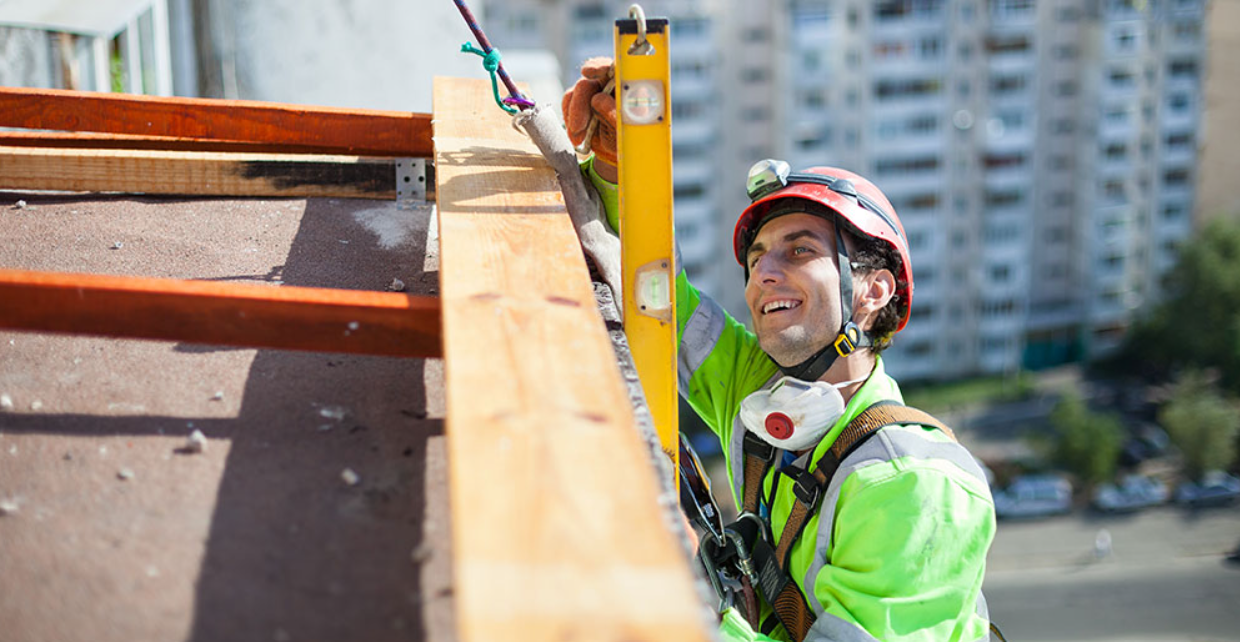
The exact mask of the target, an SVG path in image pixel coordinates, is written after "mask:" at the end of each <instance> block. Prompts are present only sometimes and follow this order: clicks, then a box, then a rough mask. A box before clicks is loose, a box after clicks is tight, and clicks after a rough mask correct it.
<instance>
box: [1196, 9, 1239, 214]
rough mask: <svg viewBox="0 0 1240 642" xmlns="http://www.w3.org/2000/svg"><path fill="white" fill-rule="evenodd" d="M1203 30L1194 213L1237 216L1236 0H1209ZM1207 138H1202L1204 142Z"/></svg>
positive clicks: (1237, 92)
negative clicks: (1205, 45)
mask: <svg viewBox="0 0 1240 642" xmlns="http://www.w3.org/2000/svg"><path fill="white" fill-rule="evenodd" d="M1208 10H1209V16H1208V18H1207V20H1206V23H1205V32H1204V35H1205V36H1206V37H1207V41H1208V43H1209V51H1208V54H1207V56H1208V60H1207V65H1206V75H1205V78H1206V80H1205V101H1204V105H1203V108H1204V114H1203V118H1204V122H1203V127H1202V137H1201V138H1200V140H1199V141H1198V143H1197V144H1198V147H1199V149H1200V150H1201V173H1200V175H1199V179H1198V183H1197V190H1198V194H1199V197H1198V199H1197V202H1196V208H1195V210H1194V218H1195V219H1196V220H1197V222H1198V223H1204V222H1206V221H1209V220H1210V219H1212V218H1215V217H1218V216H1226V217H1230V218H1232V219H1233V220H1237V219H1240V186H1237V184H1236V177H1237V176H1240V154H1237V153H1236V150H1238V149H1240V67H1238V66H1237V65H1236V60H1237V57H1238V56H1240V0H1210V4H1209V8H1208ZM1207 141H1208V142H1207Z"/></svg>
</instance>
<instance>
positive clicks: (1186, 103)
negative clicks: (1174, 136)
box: [1167, 92, 1193, 112]
mask: <svg viewBox="0 0 1240 642" xmlns="http://www.w3.org/2000/svg"><path fill="white" fill-rule="evenodd" d="M1192 104H1193V101H1192V99H1191V98H1189V96H1188V94H1186V93H1184V92H1176V93H1174V94H1171V95H1170V96H1168V97H1167V106H1168V107H1170V108H1171V111H1174V112H1182V111H1188V108H1189V107H1190V106H1191V105H1192Z"/></svg>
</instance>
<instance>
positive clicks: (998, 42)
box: [986, 34, 1032, 56]
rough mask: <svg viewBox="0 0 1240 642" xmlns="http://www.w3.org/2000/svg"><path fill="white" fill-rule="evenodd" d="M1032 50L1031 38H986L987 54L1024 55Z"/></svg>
mask: <svg viewBox="0 0 1240 642" xmlns="http://www.w3.org/2000/svg"><path fill="white" fill-rule="evenodd" d="M1031 48H1032V44H1031V43H1030V42H1029V36H1026V35H1024V34H1019V35H1014V36H990V37H988V38H986V53H988V54H990V55H992V56H996V55H1003V54H1022V53H1026V52H1028V51H1029V50H1030V49H1031Z"/></svg>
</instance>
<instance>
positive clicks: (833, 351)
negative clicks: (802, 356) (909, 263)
mask: <svg viewBox="0 0 1240 642" xmlns="http://www.w3.org/2000/svg"><path fill="white" fill-rule="evenodd" d="M841 227H842V226H841V225H840V221H839V220H838V219H836V221H835V255H836V257H837V259H838V260H839V264H840V318H841V319H843V326H841V327H840V332H839V334H838V335H836V337H835V341H832V342H831V343H829V344H827V345H826V346H823V348H822V349H821V350H819V351H818V352H816V353H814V355H813V356H811V357H810V358H808V359H806V360H805V361H802V362H801V363H798V364H797V365H795V366H779V369H780V370H781V371H783V373H784V374H785V375H787V376H789V377H793V378H795V379H800V380H801V381H817V380H818V379H819V378H820V377H822V375H824V374H826V373H827V370H830V369H831V366H832V365H833V364H834V363H835V360H836V358H838V357H847V356H848V355H850V354H852V353H853V352H854V351H856V349H857V348H868V347H870V346H872V345H874V341H873V339H872V337H870V335H869V333H867V332H865V331H864V330H862V329H861V328H860V327H859V326H858V325H857V324H856V323H853V321H852V297H853V280H852V262H851V261H849V260H848V248H847V247H846V246H845V245H844V233H843V232H842V231H841V229H840V228H841Z"/></svg>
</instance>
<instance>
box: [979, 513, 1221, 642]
mask: <svg viewBox="0 0 1240 642" xmlns="http://www.w3.org/2000/svg"><path fill="white" fill-rule="evenodd" d="M1102 529H1106V530H1107V531H1108V532H1109V533H1110V535H1111V539H1112V542H1113V544H1112V553H1111V554H1110V555H1109V556H1107V557H1105V558H1104V559H1101V560H1099V559H1097V557H1096V556H1095V553H1094V542H1095V538H1096V536H1097V534H1098V532H1099V531H1100V530H1102ZM1237 545H1240V507H1231V508H1224V509H1213V510H1207V511H1199V512H1196V513H1190V512H1188V511H1184V510H1180V509H1178V508H1173V507H1166V508H1162V509H1157V510H1153V511H1148V512H1146V513H1142V514H1139V515H1134V516H1129V517H1120V518H1103V517H1097V516H1088V515H1075V516H1067V517H1060V518H1053V519H1050V520H1046V521H1041V522H1024V523H1022V522H1001V523H1000V527H999V532H998V534H997V536H996V538H995V544H994V546H993V547H992V549H991V555H990V560H989V562H990V563H989V568H988V572H987V577H986V596H987V599H988V601H989V603H990V609H991V614H992V616H993V618H994V620H995V622H996V623H998V625H999V626H1000V627H1001V628H1002V629H1003V631H1004V633H1005V634H1006V635H1007V637H1008V639H1009V640H1012V642H1018V641H1019V642H1042V641H1051V640H1115V641H1118V640H1134V641H1140V642H1181V641H1185V642H1186V641H1189V640H1192V641H1201V642H1205V641H1211V642H1213V641H1240V565H1236V564H1231V563H1227V562H1225V561H1224V559H1223V558H1224V555H1225V553H1226V552H1227V551H1231V550H1234V549H1235V548H1236V547H1237Z"/></svg>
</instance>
